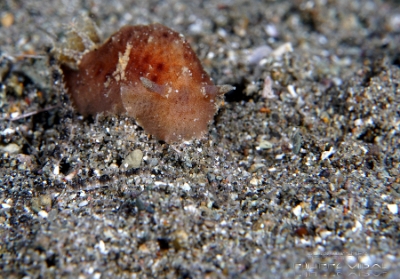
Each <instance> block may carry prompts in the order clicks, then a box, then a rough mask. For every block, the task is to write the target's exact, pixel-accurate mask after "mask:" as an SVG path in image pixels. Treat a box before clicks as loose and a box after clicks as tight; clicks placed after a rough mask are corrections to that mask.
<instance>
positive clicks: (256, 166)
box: [249, 163, 265, 172]
mask: <svg viewBox="0 0 400 279" xmlns="http://www.w3.org/2000/svg"><path fill="white" fill-rule="evenodd" d="M264 167H265V165H264V164H261V163H256V164H252V165H251V166H250V168H249V172H256V171H258V170H259V169H261V168H264Z"/></svg>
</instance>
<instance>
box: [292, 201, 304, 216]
mask: <svg viewBox="0 0 400 279" xmlns="http://www.w3.org/2000/svg"><path fill="white" fill-rule="evenodd" d="M301 210H302V208H301V205H300V204H299V205H298V206H296V207H295V208H293V209H292V212H293V214H294V215H296V217H297V218H299V217H300V216H301Z"/></svg>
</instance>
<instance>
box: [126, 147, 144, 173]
mask: <svg viewBox="0 0 400 279" xmlns="http://www.w3.org/2000/svg"><path fill="white" fill-rule="evenodd" d="M142 159H143V152H142V151H141V150H139V149H135V150H134V151H132V152H131V153H129V155H128V156H126V158H125V160H124V161H123V162H122V166H123V167H124V168H127V169H130V168H134V169H137V168H139V167H140V164H141V163H142Z"/></svg>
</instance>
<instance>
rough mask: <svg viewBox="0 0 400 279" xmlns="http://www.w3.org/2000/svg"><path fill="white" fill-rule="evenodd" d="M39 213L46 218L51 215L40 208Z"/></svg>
mask: <svg viewBox="0 0 400 279" xmlns="http://www.w3.org/2000/svg"><path fill="white" fill-rule="evenodd" d="M38 215H39V216H40V217H42V218H46V219H47V217H48V216H49V214H48V213H47V212H46V211H45V210H40V211H39V212H38Z"/></svg>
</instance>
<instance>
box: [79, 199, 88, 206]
mask: <svg viewBox="0 0 400 279" xmlns="http://www.w3.org/2000/svg"><path fill="white" fill-rule="evenodd" d="M88 204H89V202H88V201H86V200H85V201H81V202H80V203H79V204H78V206H79V207H84V206H87V205H88Z"/></svg>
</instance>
